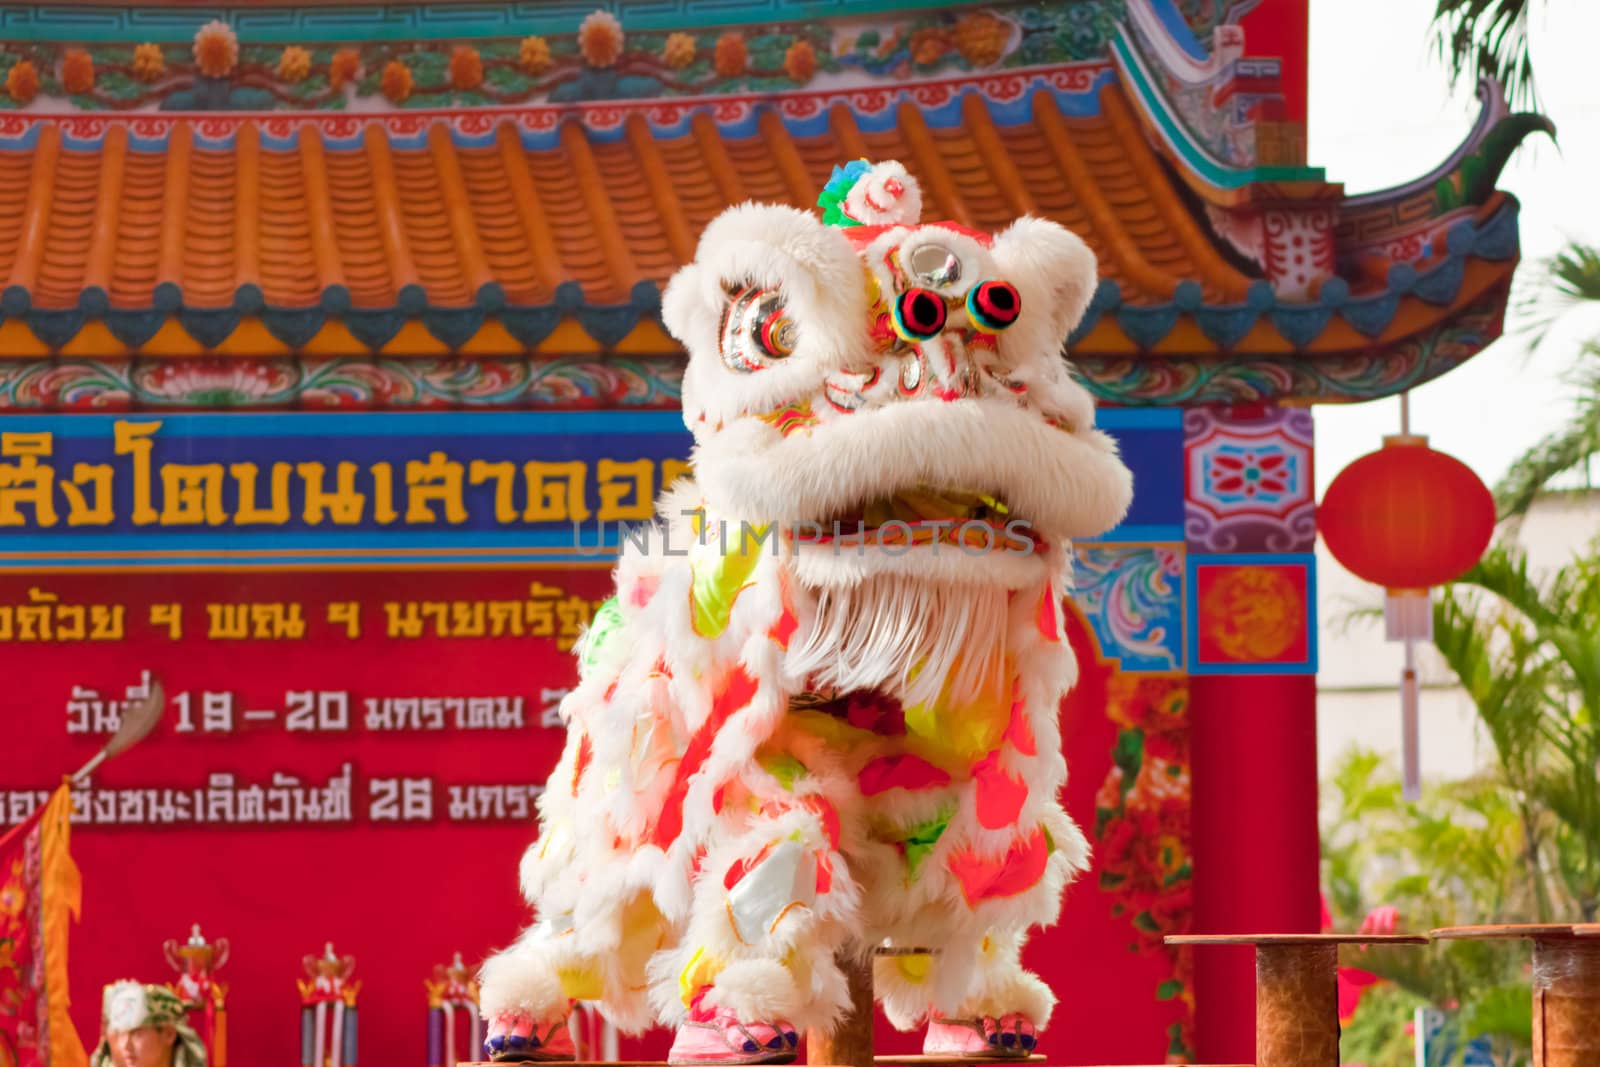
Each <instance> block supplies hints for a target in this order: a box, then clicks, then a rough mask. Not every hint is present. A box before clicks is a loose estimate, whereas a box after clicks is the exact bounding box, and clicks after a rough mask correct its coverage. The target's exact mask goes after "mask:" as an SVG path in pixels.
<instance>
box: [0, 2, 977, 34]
mask: <svg viewBox="0 0 1600 1067" xmlns="http://www.w3.org/2000/svg"><path fill="white" fill-rule="evenodd" d="M970 2H971V0H517V2H512V3H500V4H486V3H433V4H379V3H368V4H361V5H351V6H346V7H322V6H318V7H305V8H296V7H294V6H293V5H292V4H289V5H283V6H274V7H269V6H267V5H266V4H238V5H234V6H222V5H217V6H211V7H205V8H199V7H178V8H174V7H168V6H156V5H154V4H150V5H147V6H133V5H129V6H110V5H95V6H89V5H84V6H78V5H76V4H68V3H63V2H58V3H54V4H30V5H8V6H6V7H4V8H0V38H4V39H6V40H10V41H82V42H117V41H121V42H129V43H140V42H144V41H152V42H155V43H158V44H160V43H187V42H189V41H191V40H193V39H194V31H195V29H196V27H198V26H199V25H200V24H201V23H203V22H205V21H207V20H209V19H212V18H220V19H222V20H223V21H225V22H227V23H229V24H230V25H232V26H233V28H234V29H235V30H236V31H237V32H238V34H239V39H240V40H241V41H243V42H245V43H246V44H278V43H283V44H305V43H306V42H308V41H311V42H328V43H338V42H346V41H413V40H436V39H443V38H453V39H459V38H471V37H506V36H518V37H520V36H525V35H527V34H534V33H536V34H542V35H547V36H556V35H560V34H571V33H576V32H577V30H578V25H579V23H581V22H582V21H583V19H584V17H585V16H587V15H588V14H589V13H590V12H591V11H594V10H596V9H604V10H608V11H611V12H613V13H614V14H616V15H617V16H618V18H620V19H621V20H622V25H623V27H624V29H625V30H627V31H638V32H652V31H654V32H659V31H663V30H688V29H697V28H703V27H714V26H750V25H758V24H763V23H770V22H810V21H815V20H818V19H827V18H844V17H855V16H862V15H887V14H894V13H898V12H902V11H917V10H926V9H930V8H934V9H937V8H946V7H965V6H968V5H969V4H970Z"/></svg>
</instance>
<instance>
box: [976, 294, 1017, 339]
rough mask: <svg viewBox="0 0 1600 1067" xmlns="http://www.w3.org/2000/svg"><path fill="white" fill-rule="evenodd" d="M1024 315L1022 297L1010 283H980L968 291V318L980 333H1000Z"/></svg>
mask: <svg viewBox="0 0 1600 1067" xmlns="http://www.w3.org/2000/svg"><path fill="white" fill-rule="evenodd" d="M1020 314H1022V295H1021V294H1020V293H1018V292H1017V287H1016V286H1014V285H1012V284H1011V283H1010V282H980V283H979V284H977V285H974V286H973V287H972V288H971V289H969V290H967V318H969V319H971V320H972V325H973V327H974V328H975V329H976V330H977V331H978V332H979V333H999V332H1000V331H1001V330H1003V329H1005V328H1006V327H1007V326H1010V325H1011V324H1012V323H1013V322H1016V321H1017V316H1018V315H1020Z"/></svg>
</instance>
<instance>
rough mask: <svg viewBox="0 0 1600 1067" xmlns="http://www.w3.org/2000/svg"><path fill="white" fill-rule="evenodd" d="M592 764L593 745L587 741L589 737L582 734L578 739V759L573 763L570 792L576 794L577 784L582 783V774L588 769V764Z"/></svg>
mask: <svg viewBox="0 0 1600 1067" xmlns="http://www.w3.org/2000/svg"><path fill="white" fill-rule="evenodd" d="M592 762H594V745H593V744H591V743H590V741H589V735H588V734H584V735H583V736H582V737H580V738H578V758H577V759H576V760H574V761H573V768H572V792H573V793H574V794H576V793H577V792H578V783H579V782H581V781H583V772H584V771H586V770H588V769H589V764H590V763H592Z"/></svg>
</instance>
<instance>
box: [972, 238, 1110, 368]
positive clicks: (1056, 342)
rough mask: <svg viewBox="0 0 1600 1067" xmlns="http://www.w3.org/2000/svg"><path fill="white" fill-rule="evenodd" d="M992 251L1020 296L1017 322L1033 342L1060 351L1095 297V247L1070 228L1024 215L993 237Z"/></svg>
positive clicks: (996, 261) (1000, 267) (1004, 276)
mask: <svg viewBox="0 0 1600 1067" xmlns="http://www.w3.org/2000/svg"><path fill="white" fill-rule="evenodd" d="M993 254H994V258H995V263H996V265H997V266H998V267H999V270H1000V276H1001V277H1002V278H1004V279H1006V280H1007V281H1009V282H1011V283H1012V284H1013V285H1015V286H1016V287H1017V289H1018V291H1019V293H1020V294H1021V296H1022V314H1021V316H1019V319H1018V323H1017V325H1018V326H1023V327H1029V329H1028V331H1027V332H1028V333H1029V334H1030V335H1031V336H1030V340H1031V341H1032V342H1034V343H1035V344H1048V346H1049V347H1050V349H1051V350H1052V351H1056V350H1059V349H1060V348H1061V346H1062V345H1064V344H1065V343H1066V339H1067V335H1068V334H1070V333H1072V331H1073V329H1074V328H1075V327H1076V326H1077V325H1078V323H1079V322H1081V321H1083V314H1084V312H1085V311H1087V310H1088V309H1089V301H1090V300H1091V299H1092V298H1093V297H1094V290H1095V285H1096V284H1097V281H1098V278H1097V273H1096V271H1097V264H1096V261H1095V255H1094V252H1093V250H1091V249H1090V248H1089V246H1088V245H1086V244H1084V242H1083V239H1082V238H1080V237H1079V236H1078V235H1077V234H1075V233H1073V232H1072V231H1071V230H1069V229H1067V228H1066V227H1064V226H1060V225H1058V224H1056V223H1054V222H1050V221H1049V220H1047V219H1039V218H1033V217H1031V216H1025V217H1023V218H1020V219H1018V220H1017V221H1016V222H1014V223H1012V224H1011V226H1010V227H1009V228H1008V229H1007V230H1006V231H1005V232H1004V233H1002V234H1000V236H998V237H996V238H995V241H994V249H993ZM1030 318H1031V319H1032V322H1029V319H1030ZM1041 319H1042V320H1043V321H1041ZM1046 324H1047V325H1046ZM1012 332H1015V328H1013V331H1012Z"/></svg>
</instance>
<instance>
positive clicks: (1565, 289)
mask: <svg viewBox="0 0 1600 1067" xmlns="http://www.w3.org/2000/svg"><path fill="white" fill-rule="evenodd" d="M1525 277H1526V278H1527V281H1525V282H1523V281H1521V279H1520V278H1519V283H1518V284H1517V286H1516V288H1517V292H1518V295H1517V297H1516V299H1515V301H1514V304H1515V308H1514V316H1513V317H1514V318H1516V319H1519V320H1522V325H1521V326H1520V327H1519V328H1518V332H1519V333H1521V334H1524V335H1526V336H1527V338H1528V352H1529V353H1530V354H1531V353H1533V352H1535V351H1537V350H1538V348H1539V346H1540V345H1542V344H1544V342H1545V341H1546V340H1547V339H1548V338H1549V336H1550V331H1551V329H1552V328H1553V327H1554V326H1555V324H1556V322H1557V320H1559V319H1560V318H1561V317H1562V316H1563V315H1565V314H1566V313H1567V312H1569V311H1571V310H1572V309H1573V308H1574V307H1577V306H1578V305H1580V304H1585V303H1590V302H1594V301H1600V248H1597V247H1596V246H1594V245H1588V244H1584V243H1582V242H1581V241H1568V242H1567V244H1566V245H1565V246H1564V247H1563V248H1562V249H1561V250H1560V251H1559V252H1557V253H1556V254H1555V255H1552V256H1547V257H1545V258H1544V259H1542V260H1540V261H1539V265H1538V266H1537V267H1536V268H1534V270H1532V271H1530V272H1528V274H1527V275H1526V276H1525Z"/></svg>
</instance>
